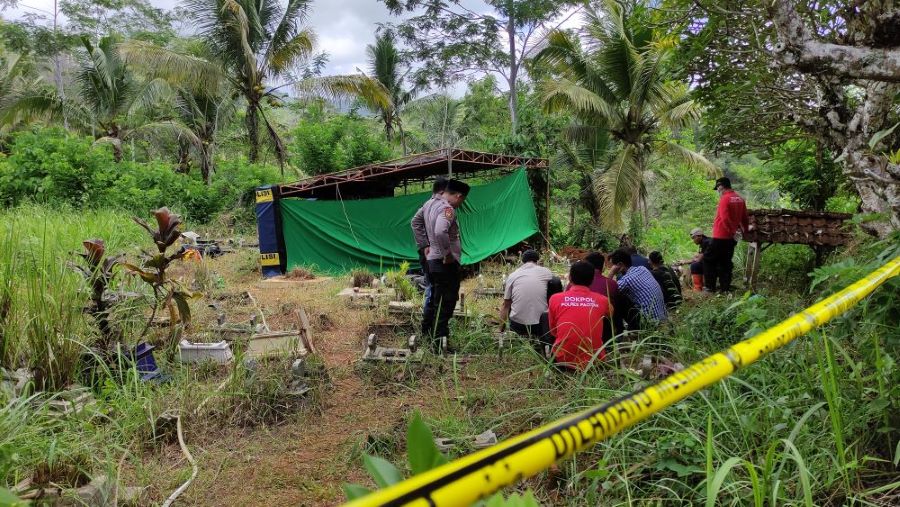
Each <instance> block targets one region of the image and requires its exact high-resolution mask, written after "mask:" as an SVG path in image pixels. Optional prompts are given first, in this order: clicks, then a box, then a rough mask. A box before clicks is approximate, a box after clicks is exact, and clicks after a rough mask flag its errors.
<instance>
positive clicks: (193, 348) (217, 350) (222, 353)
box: [178, 340, 234, 364]
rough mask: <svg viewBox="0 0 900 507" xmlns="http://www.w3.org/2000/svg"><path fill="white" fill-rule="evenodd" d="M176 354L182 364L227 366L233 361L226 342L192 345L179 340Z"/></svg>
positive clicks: (229, 347) (232, 355)
mask: <svg viewBox="0 0 900 507" xmlns="http://www.w3.org/2000/svg"><path fill="white" fill-rule="evenodd" d="M178 353H179V356H180V357H181V362H182V363H202V362H204V361H212V362H214V363H217V364H228V363H230V362H231V360H232V359H234V354H232V353H231V346H230V345H228V342H226V341H220V342H215V343H192V342H189V341H187V340H181V343H179V344H178Z"/></svg>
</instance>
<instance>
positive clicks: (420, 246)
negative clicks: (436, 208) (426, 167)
mask: <svg viewBox="0 0 900 507" xmlns="http://www.w3.org/2000/svg"><path fill="white" fill-rule="evenodd" d="M446 188H447V178H445V177H443V176H438V177H437V178H435V179H434V185H432V187H431V197H430V198H428V200H427V201H425V203H424V204H422V206H421V207H420V208H419V210H418V211H416V214H415V215H413V217H412V220H411V221H410V226H411V227H412V231H413V237H414V238H415V240H416V250H417V251H418V252H419V265H421V266H422V276H424V277H425V306H428V301H429V300H430V299H431V277H430V276H429V275H428V259H427V258H426V255H427V254H428V232H427V231H426V230H425V214H426V212H427V209H428V208H429V207H430V206H431V205H433V204H434V203H435V202H436V201H439V200H440V198H441V194H443V193H444V189H446Z"/></svg>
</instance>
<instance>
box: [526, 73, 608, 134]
mask: <svg viewBox="0 0 900 507" xmlns="http://www.w3.org/2000/svg"><path fill="white" fill-rule="evenodd" d="M539 92H540V95H541V101H542V103H543V105H544V109H546V110H547V111H559V110H568V111H570V112H573V113H575V114H576V115H579V116H582V117H595V118H596V119H597V120H598V123H601V122H602V123H605V124H615V123H619V122H621V121H622V114H621V111H619V109H618V108H617V107H616V105H615V104H610V103H609V102H607V101H605V100H603V98H602V97H600V96H599V95H597V94H596V93H594V91H593V90H589V89H587V88H585V87H583V86H581V85H580V84H577V83H573V82H572V81H569V80H568V79H555V80H548V81H544V82H543V83H541V85H540V89H539Z"/></svg>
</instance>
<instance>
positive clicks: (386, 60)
mask: <svg viewBox="0 0 900 507" xmlns="http://www.w3.org/2000/svg"><path fill="white" fill-rule="evenodd" d="M366 53H367V54H368V56H369V70H370V72H371V74H372V76H373V77H374V78H375V79H377V80H378V82H380V83H381V84H382V86H384V88H385V89H386V90H387V91H388V94H389V95H390V98H391V102H390V104H388V105H387V106H382V107H377V106H376V107H375V109H376V110H377V111H378V118H379V120H381V122H382V123H384V134H385V137H387V140H388V141H390V140H391V139H392V138H393V135H394V128H395V127H396V129H397V130H398V132H399V134H400V143H401V145H402V146H403V154H404V155H405V154H406V153H407V149H406V135H405V133H404V132H403V120H402V118H401V116H400V113H401V111H402V110H403V106H405V105H406V104H407V103H409V101H411V100H412V99H413V98H414V97H415V95H416V92H417V91H418V90H417V89H416V88H412V89H409V90H407V89H405V87H404V86H403V82H404V76H405V73H403V74H401V64H402V60H401V56H400V51H399V50H398V49H397V46H396V44H395V37H394V33H393V32H392V31H390V30H386V31H385V32H383V33H381V34H380V35H376V36H375V44H374V45H373V44H370V45H368V46H367V47H366Z"/></svg>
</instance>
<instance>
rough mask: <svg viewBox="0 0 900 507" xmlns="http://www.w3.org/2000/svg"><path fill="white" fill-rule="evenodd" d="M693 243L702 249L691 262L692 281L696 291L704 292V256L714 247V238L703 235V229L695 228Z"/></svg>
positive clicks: (692, 235)
mask: <svg viewBox="0 0 900 507" xmlns="http://www.w3.org/2000/svg"><path fill="white" fill-rule="evenodd" d="M691 241H693V242H694V244H695V245H698V246H699V247H700V250H699V251H698V252H697V254H696V255H694V258H693V259H691V260H690V264H691V281H692V282H693V285H694V290H695V291H697V292H700V291H701V290H703V256H704V255H705V254H706V252H707V251H708V250H709V247H710V246H712V238H710V237H709V236H707V235H706V234H703V229H701V228H699V227H695V228H694V229H693V230H692V231H691Z"/></svg>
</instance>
